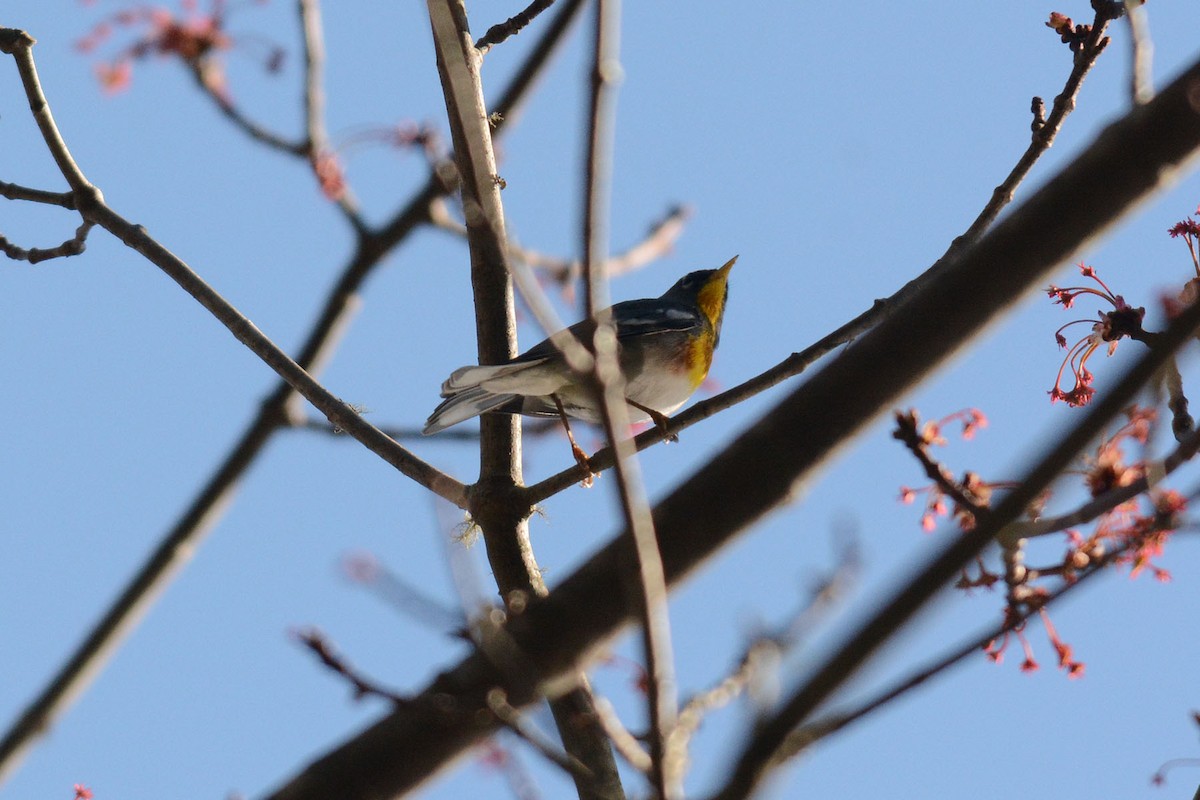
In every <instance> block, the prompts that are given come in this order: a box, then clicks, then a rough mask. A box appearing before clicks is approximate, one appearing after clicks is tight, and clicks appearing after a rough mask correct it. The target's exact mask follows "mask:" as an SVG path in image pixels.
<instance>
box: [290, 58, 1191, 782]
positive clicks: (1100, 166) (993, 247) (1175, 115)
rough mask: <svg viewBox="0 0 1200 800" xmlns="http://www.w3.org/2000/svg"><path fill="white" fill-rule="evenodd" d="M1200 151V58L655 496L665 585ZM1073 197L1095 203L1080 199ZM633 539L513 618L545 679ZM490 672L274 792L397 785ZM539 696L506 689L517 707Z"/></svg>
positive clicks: (563, 661) (470, 662)
mask: <svg viewBox="0 0 1200 800" xmlns="http://www.w3.org/2000/svg"><path fill="white" fill-rule="evenodd" d="M1198 151H1200V62H1198V63H1195V64H1193V65H1192V66H1190V67H1189V68H1188V69H1187V70H1185V71H1184V73H1183V74H1182V75H1181V76H1180V77H1178V78H1177V79H1176V80H1175V81H1174V82H1173V83H1172V84H1171V85H1170V86H1169V87H1167V88H1166V89H1165V90H1164V91H1163V92H1161V93H1160V94H1159V95H1158V96H1157V97H1156V98H1155V99H1154V100H1152V101H1150V102H1149V103H1147V104H1145V105H1144V106H1141V107H1140V108H1138V109H1135V110H1134V111H1132V112H1130V113H1129V114H1128V115H1126V116H1125V117H1124V118H1122V119H1120V120H1118V121H1117V122H1115V123H1113V124H1112V125H1110V126H1109V127H1108V128H1107V129H1105V130H1104V131H1103V132H1102V133H1101V134H1100V136H1099V137H1098V138H1097V139H1096V140H1095V141H1094V142H1093V143H1092V144H1091V145H1090V146H1089V147H1088V148H1087V149H1086V150H1084V152H1082V153H1081V154H1080V155H1079V156H1078V157H1076V159H1075V160H1074V161H1073V162H1072V163H1071V164H1069V165H1068V166H1067V167H1066V168H1065V169H1063V170H1062V171H1061V172H1060V173H1059V174H1058V175H1056V176H1055V177H1054V178H1053V179H1052V180H1050V181H1049V182H1048V183H1047V184H1046V185H1045V186H1043V187H1042V188H1041V189H1040V190H1039V191H1038V192H1037V193H1036V194H1034V195H1033V196H1032V197H1030V198H1029V199H1028V200H1027V201H1026V202H1025V203H1023V204H1021V205H1020V206H1019V207H1017V208H1015V209H1014V210H1013V211H1012V213H1011V214H1009V215H1008V216H1007V217H1006V218H1005V219H1004V220H1002V221H1000V222H999V223H998V224H997V225H996V226H995V227H994V228H993V229H992V230H990V231H989V232H988V233H986V234H985V235H984V236H983V237H981V238H980V240H979V241H978V242H977V243H976V244H975V245H973V246H971V247H969V248H967V249H965V250H963V251H962V252H960V253H959V254H958V255H957V256H955V257H954V258H953V259H952V260H951V261H950V262H949V263H948V264H947V265H946V267H945V268H944V269H943V270H941V271H940V272H939V274H938V275H936V276H934V277H933V278H931V279H930V281H929V282H928V284H927V285H926V286H923V287H922V288H921V289H920V290H919V291H917V292H916V293H915V294H914V295H913V296H912V297H911V298H910V299H909V300H908V302H906V303H905V304H904V305H903V306H902V307H901V308H900V309H898V310H897V311H896V312H895V313H894V314H893V315H892V316H891V317H890V318H889V319H887V320H886V321H885V322H883V323H882V324H880V325H879V326H878V327H877V328H876V329H875V330H873V331H872V332H870V333H869V334H867V335H866V336H864V337H862V338H861V339H860V340H859V341H858V343H857V344H856V345H855V347H853V348H851V349H849V350H847V351H846V353H844V354H843V355H842V356H841V357H840V358H838V359H837V360H836V361H833V362H832V363H830V364H829V365H828V366H827V367H826V368H825V369H824V370H822V371H821V372H820V373H818V374H817V375H814V376H813V377H812V378H811V379H810V380H809V381H807V382H806V383H805V384H803V385H802V386H800V387H798V388H797V389H796V390H795V391H793V392H792V393H791V394H790V395H789V396H788V397H786V398H784V400H783V401H782V402H781V403H779V404H778V405H777V406H776V408H775V409H774V410H772V411H771V412H769V413H768V414H767V415H766V416H765V417H764V418H763V419H762V420H761V421H760V422H759V423H757V424H756V425H754V426H753V427H751V428H750V429H749V430H747V431H746V432H745V433H744V434H743V435H742V436H740V437H739V438H738V439H737V440H735V441H734V442H732V443H731V444H730V445H728V446H727V447H726V448H725V450H724V451H723V452H722V453H721V454H719V455H718V456H717V457H716V458H715V459H714V460H713V461H712V462H710V463H709V464H708V465H706V466H705V467H703V468H701V469H700V470H699V471H698V472H697V473H696V474H695V475H693V476H692V477H691V478H689V479H688V480H687V481H685V482H684V483H683V484H682V485H681V486H679V487H678V488H677V489H676V490H675V491H674V492H672V493H671V494H670V495H669V496H668V497H667V498H665V499H664V500H663V501H662V502H660V503H659V504H658V505H657V506H656V507H655V509H654V522H655V528H656V530H657V533H658V540H659V549H660V551H661V552H662V556H663V566H664V570H665V574H666V577H667V581H668V583H669V584H677V583H679V582H680V581H682V580H683V579H684V578H686V577H687V576H688V575H689V574H690V573H691V572H692V571H693V570H695V569H697V568H698V567H699V566H700V565H701V564H702V563H703V562H704V561H705V560H706V559H708V558H709V557H711V556H712V555H713V554H714V553H716V552H717V551H718V550H719V549H720V548H722V547H724V546H725V545H727V544H728V543H730V542H731V541H732V540H733V539H734V538H735V537H736V536H737V535H738V534H739V533H740V532H741V531H743V530H745V529H746V528H747V527H749V526H750V525H752V524H753V523H754V522H755V521H757V520H758V519H759V518H761V517H762V516H763V515H764V514H766V513H767V512H768V511H769V510H770V509H772V508H774V507H776V506H777V505H779V504H780V503H784V502H787V501H789V500H790V499H791V498H792V497H793V496H794V494H795V492H796V491H798V490H799V489H800V488H801V487H802V485H803V482H804V481H805V480H807V479H811V478H812V477H813V476H814V475H815V474H816V472H817V471H818V470H819V468H820V467H821V466H822V465H823V464H824V463H825V462H826V461H827V460H828V459H829V458H830V457H831V456H832V455H834V453H835V452H836V451H837V450H839V449H840V448H842V447H843V446H845V445H846V444H847V443H848V442H849V440H850V439H851V437H853V436H854V435H855V434H856V433H858V432H859V431H861V430H862V429H863V428H864V427H865V426H866V425H867V424H868V423H869V422H870V421H871V420H873V419H874V418H876V417H877V416H878V415H879V414H881V413H883V412H884V411H886V409H887V408H888V407H889V406H891V405H893V404H894V403H895V402H896V401H897V398H898V397H899V396H900V395H901V394H902V393H904V392H905V391H907V390H908V389H909V387H910V386H912V385H913V384H914V383H915V382H917V381H918V380H920V379H922V378H923V377H924V376H926V375H928V374H929V373H930V372H931V371H932V370H933V369H934V368H935V367H936V366H938V365H939V364H940V363H942V362H944V361H945V360H946V359H947V358H948V357H949V356H950V355H951V354H953V353H954V352H955V351H956V350H958V349H959V348H960V347H962V346H963V345H965V344H966V343H967V342H968V341H970V340H971V339H972V337H974V336H977V335H979V333H980V332H981V331H982V329H983V328H984V327H985V326H986V325H987V324H988V323H989V322H991V321H992V320H994V319H995V318H996V317H997V316H998V315H999V314H1000V313H1001V312H1002V311H1004V310H1005V309H1006V308H1008V307H1009V306H1011V305H1012V304H1014V303H1015V302H1016V301H1017V300H1018V299H1019V298H1020V297H1021V296H1022V295H1023V294H1024V293H1026V292H1028V291H1030V290H1031V289H1032V288H1033V287H1034V286H1036V285H1037V284H1038V283H1040V282H1042V281H1044V280H1045V279H1046V276H1047V275H1048V274H1049V273H1050V271H1051V270H1053V269H1055V268H1056V267H1057V266H1058V265H1060V264H1061V263H1062V262H1063V261H1064V260H1067V259H1068V258H1069V257H1070V256H1071V255H1072V254H1074V253H1075V252H1077V251H1078V250H1079V249H1081V248H1082V247H1084V246H1086V245H1087V244H1089V243H1090V242H1093V241H1095V240H1096V239H1097V238H1098V237H1099V236H1100V235H1101V234H1102V233H1103V232H1105V231H1106V230H1107V229H1108V228H1109V227H1111V226H1112V225H1113V224H1114V223H1115V222H1116V221H1117V220H1119V219H1120V218H1121V217H1123V216H1124V215H1126V214H1127V213H1129V212H1130V210H1131V209H1132V208H1133V207H1134V206H1135V205H1137V204H1138V203H1139V202H1141V201H1143V200H1145V199H1146V198H1147V197H1149V196H1150V195H1152V194H1153V193H1155V192H1157V191H1161V189H1162V188H1163V186H1164V185H1165V184H1167V183H1169V182H1170V180H1171V179H1172V178H1173V177H1175V176H1176V175H1177V174H1178V173H1179V172H1180V170H1181V169H1182V168H1183V167H1184V166H1185V165H1186V164H1187V163H1189V162H1190V161H1192V160H1193V159H1194V158H1195V156H1196V154H1197V152H1198ZM1080 197H1087V198H1088V202H1087V203H1086V204H1081V203H1080V202H1079V198H1080ZM1189 313H1193V314H1194V313H1195V310H1194V309H1193V311H1191V312H1189ZM897 342H903V345H904V346H903V347H897ZM1155 352H1156V353H1158V352H1161V351H1158V350H1156V351H1155ZM864 376H869V377H870V379H869V380H867V379H864ZM1097 407H1099V406H1097ZM1031 485H1032V484H1031ZM1010 498H1011V499H1012V503H1013V504H1015V503H1016V502H1017V501H1019V500H1021V497H1020V496H1018V495H1017V494H1016V493H1014V494H1013V495H1010ZM1008 502H1009V501H1008V500H1006V501H1005V502H1004V503H1001V505H1000V506H998V507H997V509H996V510H995V511H994V512H993V515H994V516H993V517H991V518H992V519H996V520H999V519H1002V516H1001V515H1002V514H1010V513H1011V514H1012V515H1013V516H1015V514H1016V513H1018V512H1019V511H1020V509H1023V507H1024V505H1023V504H1021V505H1020V506H1019V507H1018V508H1017V510H1016V511H1013V510H1012V509H1011V508H1010V507H1008V506H1006V503H1008ZM628 548H629V545H628V541H627V539H626V538H625V537H617V538H616V539H614V540H613V542H612V543H611V544H609V545H608V546H607V547H605V548H604V549H602V550H601V551H600V552H599V553H597V554H596V555H595V556H593V557H592V558H591V559H590V560H589V561H588V562H587V563H585V564H584V565H583V566H581V567H580V568H579V569H577V570H576V571H575V572H574V573H573V574H572V575H570V576H568V577H567V578H566V579H565V580H564V581H563V582H562V583H561V584H559V585H558V586H557V587H555V589H554V591H552V592H551V593H550V594H549V595H548V596H547V597H546V598H545V600H543V601H541V602H537V603H534V604H532V605H531V606H530V607H529V609H528V610H527V611H526V612H525V613H524V614H523V615H521V616H519V617H516V618H514V619H512V620H511V621H510V622H509V624H508V628H509V630H510V631H511V634H512V636H513V638H514V640H515V641H517V642H518V643H519V645H520V646H521V647H522V650H523V652H524V653H525V654H526V655H527V656H528V657H529V658H530V659H532V662H533V663H535V664H536V665H537V666H538V667H540V669H541V674H540V678H541V686H542V687H543V689H544V690H545V691H548V692H549V691H554V690H557V689H558V687H557V685H556V683H555V679H557V678H561V677H562V676H564V675H566V674H569V673H571V672H573V671H574V670H576V669H577V668H578V666H579V665H580V664H581V663H584V662H586V661H587V660H588V659H589V657H591V656H592V655H593V654H595V653H596V651H597V650H598V648H600V647H601V646H603V645H604V644H605V643H606V642H607V641H608V640H609V639H610V638H612V637H613V636H615V635H616V634H617V633H618V632H619V631H620V630H621V628H622V627H624V626H625V625H627V624H628V623H629V622H630V621H632V620H633V619H634V617H635V609H634V608H632V607H631V606H630V605H629V603H628V601H627V599H626V598H625V597H624V595H623V593H622V592H620V590H619V587H620V583H619V581H620V577H619V576H620V575H621V568H622V565H623V564H624V563H626V562H625V559H628V558H630V557H631V554H630V553H629V551H628ZM962 555H963V554H962V553H959V554H957V556H956V558H955V559H951V560H950V561H948V562H947V564H943V565H942V568H945V567H946V566H947V565H949V564H953V563H954V562H955V561H956V560H957V557H961V556H962ZM953 572H954V570H951V571H950V574H953ZM494 685H503V678H502V676H501V675H500V674H499V673H498V672H497V670H496V669H495V668H494V667H492V666H490V665H489V664H488V663H487V661H486V659H484V658H482V657H481V656H480V655H478V654H475V655H472V656H470V657H468V658H466V659H464V660H463V661H461V662H460V663H459V664H457V665H456V666H454V667H453V668H451V669H449V670H447V671H446V672H443V673H442V674H441V675H440V676H439V677H438V678H437V679H436V680H435V681H434V682H433V683H432V684H431V685H430V686H428V687H427V688H426V689H425V690H424V692H422V693H421V695H420V696H422V697H434V696H438V695H440V694H443V693H445V694H449V695H451V697H452V698H453V701H454V703H455V708H457V709H459V710H461V711H462V712H463V717H464V719H462V720H459V721H456V720H454V719H448V718H447V716H446V715H445V714H443V715H440V716H436V717H431V716H429V715H427V714H424V715H423V714H421V713H416V712H413V713H404V712H397V713H393V714H390V715H388V716H386V717H384V718H383V719H381V720H380V721H379V722H377V723H375V724H374V725H372V726H371V727H369V728H367V729H366V730H364V731H362V732H361V733H359V734H358V735H356V736H354V737H351V738H350V739H349V740H347V741H346V742H344V743H343V744H341V745H340V746H338V747H336V748H335V749H333V750H331V751H330V752H329V753H327V754H326V755H324V756H322V757H320V758H318V759H317V760H316V761H314V762H313V763H312V764H310V765H309V766H308V767H306V768H305V769H304V770H303V771H301V772H300V773H298V774H297V775H296V776H294V777H293V778H292V779H290V780H289V781H288V782H287V783H286V784H284V785H283V786H281V787H280V788H279V789H278V790H276V791H275V792H273V793H272V794H270V795H269V797H271V798H274V800H301V799H302V798H303V799H304V800H308V798H312V800H316V798H323V797H326V796H328V793H329V792H332V791H335V790H336V791H337V793H338V794H339V795H340V796H341V797H343V798H347V800H356V799H357V798H367V797H393V796H396V795H399V794H403V793H404V792H406V791H409V790H411V789H413V788H414V787H416V786H418V785H419V784H420V783H422V782H423V781H425V780H427V779H428V778H429V777H431V776H432V775H433V774H435V773H436V772H437V771H438V770H439V769H441V768H442V767H444V766H445V765H446V764H447V763H448V762H449V761H450V760H451V759H453V758H454V757H455V756H456V755H457V754H459V753H460V752H461V751H462V750H463V749H464V748H466V747H467V746H469V745H470V743H471V742H473V741H475V740H476V739H477V737H479V736H481V735H482V734H483V733H484V732H486V730H490V729H493V728H494V726H485V729H484V730H480V729H479V728H478V727H476V726H475V725H473V724H469V722H468V721H467V719H468V718H469V716H470V715H469V712H470V711H471V710H473V709H475V708H482V707H484V694H485V693H486V691H487V689H488V688H490V687H491V686H494ZM534 699H535V697H533V696H521V695H519V694H514V693H513V692H510V693H509V702H510V703H511V704H512V705H513V706H514V707H521V706H523V705H525V704H527V703H530V702H532V701H533V700H534ZM431 730H436V731H437V734H436V735H431V734H430V731H431ZM396 752H404V753H405V758H404V759H396V758H394V755H393V754H394V753H396ZM751 777H753V776H751Z"/></svg>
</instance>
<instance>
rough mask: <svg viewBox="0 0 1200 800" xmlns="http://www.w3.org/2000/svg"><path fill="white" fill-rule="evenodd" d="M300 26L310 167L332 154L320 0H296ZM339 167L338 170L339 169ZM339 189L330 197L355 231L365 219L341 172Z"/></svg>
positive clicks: (359, 230) (307, 152)
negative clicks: (326, 101) (327, 115)
mask: <svg viewBox="0 0 1200 800" xmlns="http://www.w3.org/2000/svg"><path fill="white" fill-rule="evenodd" d="M297 5H298V10H299V14H300V30H301V31H302V32H303V34H304V48H303V49H304V98H303V102H304V132H305V143H306V145H307V151H306V153H305V155H306V156H307V157H308V159H309V162H310V163H311V164H312V166H313V169H314V171H317V170H318V167H319V165H320V163H321V161H322V159H326V158H332V157H333V155H332V152H331V149H330V146H329V135H328V133H326V131H325V89H324V70H325V34H324V25H323V24H322V22H321V4H320V0H298V4H297ZM340 172H341V171H340V170H339V173H340ZM338 177H339V181H340V184H341V186H340V191H338V192H337V194H336V196H335V197H334V198H333V199H334V202H336V203H337V206H338V208H339V209H341V211H342V213H343V214H344V215H345V217H346V219H347V220H348V221H349V222H350V224H351V225H352V226H353V227H354V229H355V230H356V231H358V232H359V233H362V232H363V231H365V230H366V227H367V226H366V221H365V220H363V218H362V215H361V214H360V213H359V210H358V203H357V201H356V200H355V199H354V193H353V192H351V191H350V187H349V186H347V185H346V178H345V175H344V174H339V176H338Z"/></svg>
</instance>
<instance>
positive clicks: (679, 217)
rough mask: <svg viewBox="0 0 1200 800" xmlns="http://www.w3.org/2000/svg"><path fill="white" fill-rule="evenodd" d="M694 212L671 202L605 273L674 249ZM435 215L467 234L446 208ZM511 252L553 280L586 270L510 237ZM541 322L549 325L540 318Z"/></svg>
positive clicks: (436, 221)
mask: <svg viewBox="0 0 1200 800" xmlns="http://www.w3.org/2000/svg"><path fill="white" fill-rule="evenodd" d="M691 216H692V210H691V208H690V207H688V206H684V205H675V206H671V207H670V208H669V209H667V211H666V213H665V214H664V215H663V216H662V218H661V219H659V220H657V221H655V222H653V223H652V224H651V225H650V227H649V229H648V230H647V231H646V235H645V236H644V237H642V238H641V239H640V240H638V241H637V242H635V243H633V244H632V245H630V246H629V247H627V248H626V249H625V250H623V251H622V252H620V253H613V254H611V255H609V256H608V257H607V258H606V259H605V260H604V271H605V273H606V274H607V275H608V277H609V278H610V279H612V278H615V277H617V276H618V275H624V274H626V273H629V272H633V271H635V270H638V269H641V268H642V267H644V266H646V265H647V264H650V263H652V262H654V261H656V260H657V259H659V258H662V257H663V256H665V255H666V254H667V253H669V252H670V251H671V248H672V247H674V245H675V242H677V241H678V240H679V237H680V236H682V235H683V229H684V225H685V224H686V222H687V220H688V219H689V218H690V217H691ZM432 217H433V219H432V222H433V225H434V226H436V227H437V228H439V229H441V230H444V231H446V232H447V233H452V234H454V235H456V236H459V237H465V236H466V234H467V226H466V225H463V224H462V223H461V222H459V221H458V220H456V219H454V218H453V217H452V216H450V214H449V213H448V212H447V211H446V209H444V208H440V209H436V210H435V212H434V214H433V215H432ZM508 254H509V256H510V257H512V259H513V260H515V261H518V262H521V263H523V264H525V265H528V266H529V267H531V268H533V269H534V270H536V271H538V272H541V273H543V274H544V275H546V276H547V277H549V278H550V279H551V280H553V281H554V282H556V283H559V284H563V285H567V284H569V283H571V282H572V281H574V280H575V279H577V278H578V277H579V276H580V275H581V274H582V271H583V265H582V264H581V262H580V261H579V260H578V259H571V258H564V257H562V256H555V255H548V254H546V253H539V252H538V251H536V250H532V249H530V248H528V247H523V246H522V245H520V244H517V243H516V242H513V241H512V239H511V238H510V239H509V243H508ZM538 323H539V324H542V325H543V327H546V326H545V325H544V323H543V320H541V319H540V318H539V319H538ZM554 330H556V328H554V327H551V328H550V331H551V332H552V331H554Z"/></svg>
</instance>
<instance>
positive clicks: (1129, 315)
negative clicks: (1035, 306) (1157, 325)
mask: <svg viewBox="0 0 1200 800" xmlns="http://www.w3.org/2000/svg"><path fill="white" fill-rule="evenodd" d="M1079 270H1080V272H1081V273H1082V274H1083V276H1084V277H1085V278H1089V279H1091V280H1092V281H1094V282H1095V283H1096V284H1097V286H1098V287H1099V288H1097V287H1096V286H1067V287H1059V286H1055V285H1053V284H1051V285H1050V286H1049V287H1048V288H1047V289H1046V293H1047V294H1048V295H1049V296H1050V298H1051V299H1052V300H1053V301H1054V302H1055V303H1058V304H1060V305H1061V306H1062V307H1063V308H1070V307H1071V306H1072V305H1073V304H1074V303H1075V300H1076V298H1078V297H1079V296H1080V295H1092V296H1095V297H1099V298H1100V299H1101V300H1104V301H1105V302H1107V303H1109V304H1111V305H1112V307H1113V310H1112V311H1106V312H1105V311H1102V312H1100V314H1099V319H1098V320H1089V319H1077V320H1072V321H1071V322H1068V323H1067V324H1066V325H1063V326H1062V327H1061V328H1059V329H1058V330H1057V331H1055V333H1054V340H1055V341H1056V342H1058V346H1059V347H1061V348H1063V349H1065V350H1066V351H1067V356H1066V358H1064V359H1063V363H1062V366H1060V367H1059V368H1058V375H1057V376H1056V377H1055V379H1054V388H1053V389H1051V390H1050V401H1051V402H1057V401H1059V400H1062V401H1064V402H1066V404H1067V405H1069V406H1073V407H1078V406H1083V405H1086V404H1087V402H1088V401H1089V400H1091V399H1092V395H1094V394H1095V393H1096V390H1095V389H1093V388H1092V380H1093V378H1094V376H1093V375H1092V373H1091V371H1090V370H1089V369H1088V368H1087V360H1088V359H1089V358H1091V357H1092V354H1093V353H1095V352H1096V351H1097V350H1099V349H1100V348H1101V347H1104V348H1106V349H1107V351H1108V355H1110V356H1111V355H1112V354H1113V353H1114V352H1115V351H1116V349H1117V343H1118V342H1119V341H1120V340H1121V339H1122V338H1124V337H1126V336H1130V337H1134V338H1137V337H1140V336H1141V335H1142V319H1143V317H1145V315H1146V309H1144V308H1134V307H1132V306H1130V305H1129V304H1128V303H1126V302H1125V298H1124V297H1122V296H1121V295H1119V294H1115V293H1113V291H1112V290H1111V289H1109V288H1108V285H1107V284H1105V283H1104V281H1102V280H1101V279H1100V277H1099V276H1098V275H1097V274H1096V270H1094V269H1093V268H1092V267H1089V266H1088V265H1087V264H1083V263H1080V264H1079ZM1079 324H1087V325H1090V326H1091V331H1090V332H1089V333H1088V334H1087V335H1086V336H1084V337H1083V338H1082V339H1080V340H1078V341H1077V342H1075V343H1074V344H1072V345H1070V346H1068V344H1067V337H1066V336H1065V335H1064V334H1063V332H1064V331H1065V330H1066V329H1067V328H1069V327H1071V326H1072V325H1079ZM1068 371H1069V372H1070V374H1071V377H1072V379H1073V384H1072V386H1071V388H1070V389H1064V388H1063V386H1062V383H1063V376H1064V375H1065V374H1066V373H1067V372H1068Z"/></svg>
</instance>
